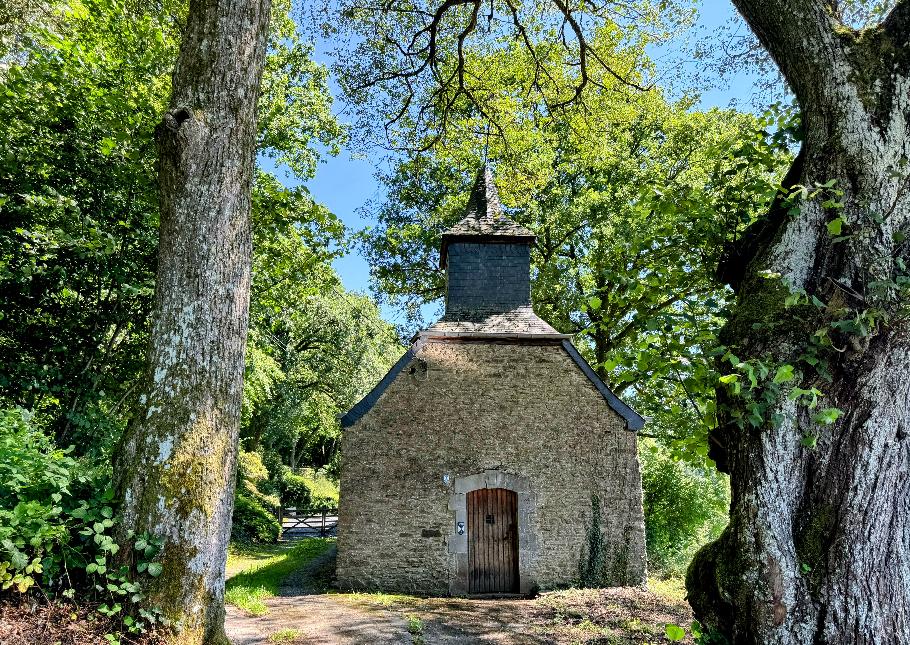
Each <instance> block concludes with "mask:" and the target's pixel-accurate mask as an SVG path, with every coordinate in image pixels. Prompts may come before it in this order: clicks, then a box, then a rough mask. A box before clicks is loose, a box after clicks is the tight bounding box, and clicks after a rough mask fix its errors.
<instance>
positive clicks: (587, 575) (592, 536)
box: [578, 495, 607, 588]
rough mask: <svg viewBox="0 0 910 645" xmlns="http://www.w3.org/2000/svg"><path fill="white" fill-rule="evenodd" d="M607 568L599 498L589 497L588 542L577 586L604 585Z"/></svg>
mask: <svg viewBox="0 0 910 645" xmlns="http://www.w3.org/2000/svg"><path fill="white" fill-rule="evenodd" d="M606 566H607V545H606V543H605V542H604V536H603V522H602V518H601V510H600V498H599V497H598V496H597V495H591V523H590V524H589V525H588V540H587V544H586V548H585V550H584V552H583V553H582V555H581V562H580V563H579V567H578V568H579V586H580V587H582V588H597V587H602V586H603V584H604V573H605V570H606Z"/></svg>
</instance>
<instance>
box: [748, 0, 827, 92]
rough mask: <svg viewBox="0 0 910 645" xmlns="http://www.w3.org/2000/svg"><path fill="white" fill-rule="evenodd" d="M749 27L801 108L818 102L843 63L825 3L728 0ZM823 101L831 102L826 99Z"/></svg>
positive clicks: (820, 1)
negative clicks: (836, 69)
mask: <svg viewBox="0 0 910 645" xmlns="http://www.w3.org/2000/svg"><path fill="white" fill-rule="evenodd" d="M733 4H734V5H735V6H736V8H737V9H738V10H739V13H740V14H742V17H743V18H744V19H745V21H746V23H748V25H749V27H750V28H751V29H752V31H753V32H754V33H755V35H756V36H757V37H758V39H759V41H761V43H762V45H763V46H764V47H765V49H767V50H768V53H769V54H770V55H771V58H773V59H774V62H775V63H776V64H777V66H778V68H779V69H780V71H781V73H782V74H783V75H784V78H785V79H786V80H787V82H788V83H789V84H790V88H791V89H792V90H793V92H794V93H795V94H796V96H797V98H798V99H799V102H800V104H801V105H802V106H803V107H805V106H806V105H807V104H810V103H815V102H818V101H819V99H823V98H825V97H826V95H829V94H833V92H827V91H826V90H828V89H829V88H830V87H831V86H832V84H835V83H840V82H841V81H842V80H843V79H839V78H837V77H836V75H835V74H833V73H832V72H833V70H834V69H835V68H836V66H837V64H839V63H843V61H844V49H843V45H842V43H841V41H840V39H839V38H838V37H837V34H836V30H837V28H838V27H841V26H842V25H840V24H839V22H838V20H837V18H836V17H835V14H834V12H833V11H832V9H831V6H830V3H828V2H826V1H825V0H733ZM827 98H829V99H830V98H833V97H831V96H827Z"/></svg>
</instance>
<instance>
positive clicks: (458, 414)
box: [338, 340, 645, 595]
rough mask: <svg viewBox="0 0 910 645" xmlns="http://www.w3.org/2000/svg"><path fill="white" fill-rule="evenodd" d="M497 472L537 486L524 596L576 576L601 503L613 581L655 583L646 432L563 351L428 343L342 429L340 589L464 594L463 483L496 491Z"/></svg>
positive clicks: (526, 539)
mask: <svg viewBox="0 0 910 645" xmlns="http://www.w3.org/2000/svg"><path fill="white" fill-rule="evenodd" d="M486 471H493V472H492V473H486ZM496 472H501V473H503V474H504V477H502V478H500V479H501V480H502V481H512V482H522V484H521V487H525V488H526V490H523V491H520V492H519V494H520V495H525V498H524V499H525V507H524V508H525V514H526V515H525V517H522V518H520V521H519V524H520V530H521V532H523V535H522V534H520V535H519V541H520V547H519V548H520V558H521V560H522V561H521V562H520V568H521V569H522V581H521V587H522V590H523V591H528V590H530V589H532V588H534V587H538V586H539V587H540V588H552V587H556V586H562V585H569V584H572V583H574V582H576V581H577V580H578V577H579V563H580V561H581V560H582V558H584V557H585V556H586V554H587V533H588V528H589V526H590V519H591V514H592V508H591V500H592V496H594V495H596V496H597V497H598V498H599V499H600V504H601V514H602V529H603V534H604V537H605V541H606V543H607V545H608V554H607V567H606V576H607V578H606V580H605V582H606V583H608V584H615V585H623V584H629V585H635V584H641V583H642V582H643V581H644V578H645V555H644V520H643V516H642V493H641V476H640V473H639V466H638V457H637V453H636V436H635V434H634V433H633V432H630V431H629V430H627V429H626V428H625V423H624V421H623V419H622V418H621V417H620V416H619V415H617V414H616V413H615V412H614V411H613V410H611V409H610V408H609V407H608V405H607V402H606V401H605V400H604V399H603V397H602V396H601V395H600V393H599V392H598V391H597V390H596V389H595V387H594V386H593V384H592V383H591V382H590V381H589V380H588V379H587V377H585V375H584V374H583V373H582V371H581V370H580V369H579V368H578V366H577V365H576V364H575V363H574V362H573V361H572V360H571V359H570V358H569V356H568V354H567V353H566V351H565V350H564V349H563V348H562V347H561V346H559V345H553V344H539V345H526V344H506V343H503V344H497V343H491V342H477V341H468V342H465V341H462V342H451V341H448V342H443V341H433V340H431V341H429V342H427V343H426V344H425V345H424V346H423V347H422V348H421V349H420V350H419V352H418V353H417V356H416V358H415V359H414V360H413V361H412V363H411V364H410V365H409V366H406V367H405V369H403V370H402V371H401V373H400V374H399V375H398V377H397V378H396V379H395V381H394V382H393V383H391V385H389V387H388V388H387V389H386V391H385V392H384V393H383V395H382V396H381V398H380V399H379V401H378V402H377V403H376V405H375V406H374V407H373V408H372V409H371V410H370V411H369V412H368V413H367V414H366V415H365V416H364V417H363V418H361V419H360V420H359V421H358V422H357V423H355V424H354V425H353V426H351V427H349V428H347V429H346V430H345V431H344V435H343V440H342V470H341V503H340V520H339V529H338V580H339V583H340V584H341V585H342V586H344V587H352V588H364V589H384V590H389V591H403V592H412V593H424V594H434V595H441V594H447V593H462V592H463V591H464V585H463V580H462V579H461V578H462V576H463V574H464V571H463V566H462V565H459V558H460V555H459V552H460V551H461V549H462V545H461V544H460V543H459V536H457V535H456V532H455V521H456V513H457V508H458V494H460V493H464V490H456V481H457V482H458V485H460V486H462V487H463V486H464V485H465V484H464V482H472V481H477V480H478V478H477V477H474V478H472V476H479V477H480V478H481V479H483V478H487V479H488V480H489V481H491V482H493V481H494V479H495V478H496ZM496 481H500V480H498V479H497V480H496ZM494 483H495V482H494ZM500 483H501V482H500ZM489 487H491V488H492V487H497V486H495V485H490V486H489ZM502 487H511V488H516V487H514V486H502ZM519 507H520V510H521V508H522V507H521V502H520V503H519ZM522 540H523V542H522ZM461 541H462V542H463V538H461ZM462 561H463V559H462Z"/></svg>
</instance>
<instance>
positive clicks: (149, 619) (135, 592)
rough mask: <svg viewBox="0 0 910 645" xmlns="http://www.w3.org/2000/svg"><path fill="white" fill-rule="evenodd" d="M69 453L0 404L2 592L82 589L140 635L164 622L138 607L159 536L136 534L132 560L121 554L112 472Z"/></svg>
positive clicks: (156, 570) (154, 568) (29, 418)
mask: <svg viewBox="0 0 910 645" xmlns="http://www.w3.org/2000/svg"><path fill="white" fill-rule="evenodd" d="M70 452H71V450H60V449H59V448H56V447H55V446H54V444H53V441H52V440H51V439H50V438H48V437H47V436H46V435H45V434H44V433H43V432H42V430H41V428H39V427H38V426H37V425H36V424H35V423H34V417H33V415H31V414H29V413H27V412H25V411H24V410H22V409H15V410H2V409H0V592H3V591H10V590H15V591H16V592H18V593H25V592H28V591H29V590H30V589H33V588H40V589H41V591H42V592H43V593H45V594H48V593H57V594H59V595H61V596H63V597H66V598H75V597H76V595H77V594H78V595H79V597H80V599H85V600H92V601H94V602H97V603H98V611H99V612H100V613H102V614H104V615H105V616H107V617H109V618H116V619H118V620H119V622H120V626H121V628H122V629H123V631H125V632H130V633H134V634H136V633H141V632H143V631H144V630H146V629H147V628H148V627H150V626H152V625H155V624H157V623H159V622H160V617H159V616H158V614H157V613H156V612H155V611H154V610H153V609H151V608H148V607H142V606H141V605H142V600H143V598H144V593H143V583H144V582H145V581H147V579H148V578H149V577H157V576H158V575H160V573H161V564H160V563H159V562H157V561H156V557H157V556H158V554H159V553H160V551H161V540H160V539H158V538H155V537H154V536H151V535H148V534H146V535H142V536H139V537H138V538H137V539H136V540H135V542H134V543H132V544H131V545H130V546H131V548H132V549H133V550H134V552H133V553H132V554H131V557H129V558H122V557H120V558H118V557H117V554H118V552H119V551H120V545H119V544H118V543H117V542H116V541H115V540H114V537H113V529H114V527H115V525H116V523H117V517H116V515H115V513H114V508H113V506H112V500H113V491H112V490H111V488H110V486H109V484H110V473H109V472H108V470H107V469H99V468H92V467H91V466H86V464H85V463H84V461H79V460H76V459H73V458H72V457H70V456H69V453H70ZM124 562H126V564H124Z"/></svg>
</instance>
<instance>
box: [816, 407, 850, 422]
mask: <svg viewBox="0 0 910 645" xmlns="http://www.w3.org/2000/svg"><path fill="white" fill-rule="evenodd" d="M843 414H844V411H843V410H841V409H839V408H825V409H824V410H821V411H819V412H818V414H816V415H815V417H813V421H815V423H818V424H820V425H823V426H829V425H831V424H832V423H834V422H835V421H837V420H838V419H840V418H841V417H842V416H843Z"/></svg>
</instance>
